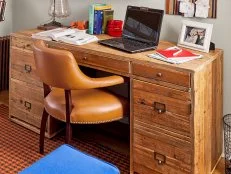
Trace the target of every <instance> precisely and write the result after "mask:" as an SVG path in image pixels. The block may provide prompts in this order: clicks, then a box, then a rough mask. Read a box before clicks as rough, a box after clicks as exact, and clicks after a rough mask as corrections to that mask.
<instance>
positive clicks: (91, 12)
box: [88, 3, 107, 34]
mask: <svg viewBox="0 0 231 174" xmlns="http://www.w3.org/2000/svg"><path fill="white" fill-rule="evenodd" d="M106 5H107V4H100V3H96V4H91V5H90V6H89V9H88V18H89V19H88V21H89V22H88V33H89V34H93V31H94V12H95V7H100V6H106Z"/></svg>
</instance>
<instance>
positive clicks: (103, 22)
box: [88, 3, 123, 37]
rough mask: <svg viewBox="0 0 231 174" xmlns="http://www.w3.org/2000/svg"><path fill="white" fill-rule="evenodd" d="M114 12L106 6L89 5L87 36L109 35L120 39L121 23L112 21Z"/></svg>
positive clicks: (109, 6)
mask: <svg viewBox="0 0 231 174" xmlns="http://www.w3.org/2000/svg"><path fill="white" fill-rule="evenodd" d="M113 16H114V10H112V6H111V5H108V4H99V3H97V4H91V5H90V6H89V25H88V33H89V34H105V33H107V34H109V35H110V36H115V37H120V36H121V35H122V25H123V21H121V20H113Z"/></svg>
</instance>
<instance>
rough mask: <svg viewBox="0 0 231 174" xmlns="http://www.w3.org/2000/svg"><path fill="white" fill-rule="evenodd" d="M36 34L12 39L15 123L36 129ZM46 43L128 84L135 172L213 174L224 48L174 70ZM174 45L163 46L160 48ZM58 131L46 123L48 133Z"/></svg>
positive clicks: (107, 51) (141, 56)
mask: <svg viewBox="0 0 231 174" xmlns="http://www.w3.org/2000/svg"><path fill="white" fill-rule="evenodd" d="M34 32H36V30H28V31H22V32H18V33H14V34H12V35H11V41H12V42H11V70H10V71H11V77H10V78H11V79H10V119H11V120H12V121H15V122H17V123H19V124H21V125H23V126H25V127H27V128H29V129H31V130H34V131H36V132H38V130H39V127H40V119H41V115H42V109H43V89H42V83H41V82H40V81H39V79H38V78H37V76H36V75H35V65H34V59H33V53H32V50H31V45H32V39H31V38H30V36H31V34H32V33H34ZM106 37H107V36H106V35H102V36H100V38H106ZM47 44H48V45H49V46H50V47H53V48H60V49H66V50H69V51H71V52H72V53H73V54H74V56H75V57H76V60H77V62H78V63H79V64H80V65H84V66H87V67H92V68H94V69H99V70H103V71H107V72H112V73H115V74H119V75H123V76H126V77H128V78H129V79H130V83H129V84H130V106H131V107H130V110H131V115H130V122H131V124H130V125H131V126H130V128H131V131H130V140H131V141H130V144H131V146H130V149H131V154H130V156H131V159H130V164H131V167H130V171H131V173H133V172H137V173H140V174H154V173H155V174H156V173H158V174H159V173H163V174H166V173H169V174H186V173H187V174H210V173H212V170H213V169H214V167H215V165H216V164H217V162H218V160H219V158H220V156H221V153H222V121H221V118H222V100H223V99H222V95H223V89H222V88H223V69H222V66H223V51H222V50H220V49H216V51H212V52H210V53H209V54H205V53H200V54H203V55H204V58H203V59H200V60H194V61H191V62H188V63H184V64H180V65H173V64H168V63H165V62H162V61H158V60H155V59H151V58H148V57H147V56H146V55H147V54H148V53H152V52H153V51H149V52H143V53H137V54H127V53H124V52H121V51H117V50H114V49H111V48H108V47H104V46H102V45H99V44H97V43H91V44H87V45H83V46H74V45H69V44H64V43H58V42H47ZM170 46H173V44H172V43H169V42H165V41H161V42H160V44H159V49H164V48H167V47H170ZM57 130H58V126H57V123H56V122H55V120H52V119H49V123H48V127H47V136H48V137H51V136H52V135H53V134H54V133H55V132H56V131H57Z"/></svg>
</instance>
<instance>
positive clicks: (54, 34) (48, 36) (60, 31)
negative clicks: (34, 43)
mask: <svg viewBox="0 0 231 174" xmlns="http://www.w3.org/2000/svg"><path fill="white" fill-rule="evenodd" d="M77 31H78V32H85V31H82V30H77V29H66V28H55V29H52V30H47V31H42V32H39V33H35V34H32V38H35V39H43V40H48V41H51V40H57V38H58V37H61V36H65V35H68V34H73V33H75V32H77Z"/></svg>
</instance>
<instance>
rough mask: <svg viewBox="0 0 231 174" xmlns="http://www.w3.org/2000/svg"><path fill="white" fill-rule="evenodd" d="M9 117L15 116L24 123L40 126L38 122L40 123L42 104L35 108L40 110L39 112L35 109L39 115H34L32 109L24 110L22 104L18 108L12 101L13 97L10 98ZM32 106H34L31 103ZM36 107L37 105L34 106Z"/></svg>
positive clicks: (13, 100)
mask: <svg viewBox="0 0 231 174" xmlns="http://www.w3.org/2000/svg"><path fill="white" fill-rule="evenodd" d="M10 102H11V103H10V118H13V119H15V118H17V119H18V120H20V121H22V122H25V124H29V125H32V126H34V127H36V128H40V124H41V116H42V112H43V109H42V108H43V106H42V105H41V106H40V108H41V109H39V108H37V109H36V110H40V112H38V111H36V112H37V113H39V115H37V114H36V115H35V114H33V113H32V112H34V111H32V110H30V111H29V110H26V109H25V108H24V107H23V106H21V107H20V108H18V107H17V106H16V105H15V104H14V102H15V99H12V101H10ZM33 106H35V105H34V104H33ZM36 107H38V106H36Z"/></svg>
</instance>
